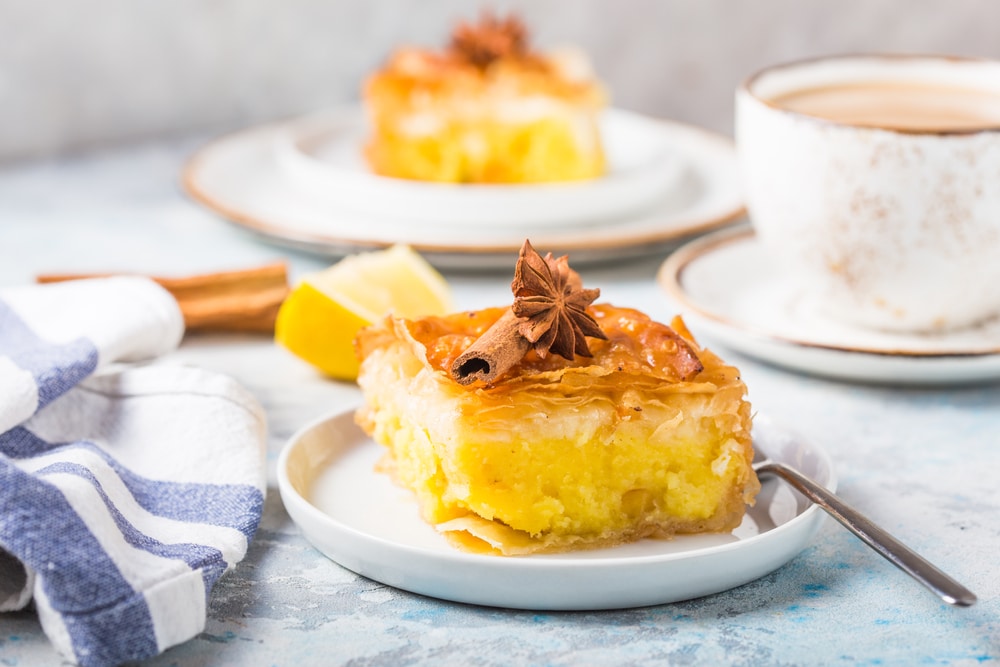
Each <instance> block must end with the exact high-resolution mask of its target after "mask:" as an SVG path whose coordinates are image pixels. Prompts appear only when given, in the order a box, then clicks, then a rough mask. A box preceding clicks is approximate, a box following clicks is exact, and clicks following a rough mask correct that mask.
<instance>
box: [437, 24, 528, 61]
mask: <svg viewBox="0 0 1000 667" xmlns="http://www.w3.org/2000/svg"><path fill="white" fill-rule="evenodd" d="M449 48H450V50H451V52H452V53H453V54H455V55H456V56H458V57H459V58H460V59H462V60H465V61H466V62H468V63H470V64H472V65H474V66H476V67H479V68H481V69H485V68H486V67H488V66H489V65H490V63H492V62H493V61H494V60H499V59H500V58H503V57H504V56H512V55H524V54H525V53H527V51H528V29H527V28H526V27H525V25H524V23H522V22H521V20H520V19H518V18H517V17H516V16H508V17H507V18H505V19H501V18H497V17H496V16H495V15H493V14H492V13H484V14H483V16H482V18H481V19H480V21H479V23H478V24H471V25H470V24H468V23H464V22H463V23H460V24H458V26H457V27H456V28H455V31H454V32H453V33H452V37H451V44H450V45H449Z"/></svg>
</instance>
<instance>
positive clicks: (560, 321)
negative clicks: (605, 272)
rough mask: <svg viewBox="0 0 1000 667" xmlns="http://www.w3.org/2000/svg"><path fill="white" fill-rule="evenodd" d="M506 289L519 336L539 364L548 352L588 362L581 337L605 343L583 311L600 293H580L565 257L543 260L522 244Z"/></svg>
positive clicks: (548, 256)
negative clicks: (509, 286)
mask: <svg viewBox="0 0 1000 667" xmlns="http://www.w3.org/2000/svg"><path fill="white" fill-rule="evenodd" d="M511 290H512V291H513V292H514V304H513V305H512V306H511V311H513V313H514V315H516V316H517V317H518V318H519V319H520V322H519V324H518V332H519V333H520V334H521V335H522V336H524V338H526V339H527V340H528V341H529V342H530V343H531V345H532V347H533V348H534V349H535V352H536V353H537V354H538V355H539V356H540V357H542V358H543V359H544V358H545V357H546V356H547V355H548V354H549V353H550V352H551V353H552V354H558V355H559V356H561V357H564V358H566V359H570V360H572V359H573V357H574V355H577V354H579V355H580V356H583V357H590V356H593V355H592V354H591V352H590V348H589V347H588V345H587V339H586V337H587V336H590V337H592V338H601V339H607V336H606V335H605V333H604V332H603V331H602V330H601V327H600V326H599V325H598V324H597V321H596V320H595V319H594V318H593V317H592V316H591V315H590V314H589V313H588V312H587V306H589V305H590V304H591V303H593V301H594V299H596V298H597V297H598V296H600V294H601V290H599V289H585V288H584V287H583V281H582V280H581V279H580V274H578V273H577V272H576V271H574V270H573V269H571V268H569V260H568V258H567V257H566V256H565V255H563V256H562V257H559V258H558V259H557V258H553V257H552V253H547V254H546V255H545V257H544V258H543V257H542V256H541V255H539V254H538V252H537V251H536V250H535V249H534V248H533V247H531V244H530V243H528V242H527V241H525V242H524V245H523V246H522V247H521V256H520V258H519V260H518V262H517V268H516V269H515V270H514V281H513V282H512V283H511Z"/></svg>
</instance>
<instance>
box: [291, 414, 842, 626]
mask: <svg viewBox="0 0 1000 667" xmlns="http://www.w3.org/2000/svg"><path fill="white" fill-rule="evenodd" d="M754 440H755V442H757V443H758V444H760V446H761V447H762V448H763V449H764V450H765V451H767V452H768V454H769V455H770V456H771V457H772V458H775V459H778V460H780V461H784V462H786V463H789V464H791V465H794V466H795V467H797V468H798V469H799V470H801V471H802V472H804V473H805V474H807V475H809V476H811V477H813V478H814V479H816V480H817V481H819V482H820V483H821V484H823V485H824V486H827V487H828V488H830V489H831V490H832V489H833V488H834V487H835V478H834V474H833V469H832V465H831V463H830V459H829V457H828V456H827V455H826V453H825V452H824V451H823V450H822V449H820V448H818V447H816V446H814V445H807V444H805V443H803V442H802V441H801V439H799V438H793V437H791V436H790V435H789V434H788V433H786V432H784V431H782V430H781V429H779V428H777V427H775V426H773V425H770V424H768V423H767V422H766V421H765V420H762V419H758V420H756V421H755V425H754ZM384 451H385V449H384V448H383V447H382V446H380V445H377V444H376V443H375V442H373V441H372V440H371V439H369V438H368V437H367V436H366V435H365V434H364V433H363V432H362V431H361V430H360V429H359V428H358V427H357V426H356V425H355V424H354V420H353V411H351V410H346V411H341V412H338V413H334V414H332V415H329V416H327V417H324V418H322V419H320V420H318V421H316V422H314V423H312V424H310V425H308V426H306V427H305V428H303V429H302V430H300V431H299V432H298V433H296V434H295V435H294V436H292V438H291V439H290V440H289V441H288V443H287V444H286V446H285V448H284V449H283V450H282V452H281V456H280V457H279V459H278V487H279V489H280V491H281V498H282V501H283V502H284V504H285V508H286V509H287V510H288V513H289V515H290V516H291V517H292V519H293V520H294V521H295V522H296V523H297V524H298V526H299V527H300V528H301V529H302V532H303V534H304V535H305V537H306V539H308V540H309V541H310V542H311V543H312V544H313V545H314V546H315V547H316V548H317V549H319V550H320V551H321V552H322V553H324V554H325V555H326V556H328V557H329V558H330V559H332V560H334V561H336V562H337V563H339V564H341V565H342V566H344V567H346V568H348V569H350V570H353V571H354V572H357V573H358V574H361V575H363V576H366V577H368V578H370V579H374V580H376V581H380V582H382V583H384V584H388V585H390V586H395V587H397V588H402V589H404V590H408V591H412V592H414V593H420V594H422V595H429V596H431V597H437V598H442V599H445V600H454V601H457V602H467V603H472V604H482V605H489V606H497V607H509V608H518V609H538V610H555V609H618V608H626V607H639V606H646V605H653V604H662V603H667V602H674V601H677V600H686V599H690V598H694V597H700V596H703V595H709V594H711V593H717V592H719V591H723V590H727V589H729V588H733V587H735V586H739V585H741V584H744V583H746V582H749V581H752V580H754V579H757V578H758V577H761V576H763V575H765V574H767V573H768V572H771V571H773V570H775V569H777V568H778V567H780V566H781V565H783V564H784V563H786V562H788V561H789V560H791V559H792V558H793V557H794V556H795V555H797V554H798V553H799V552H800V551H801V550H802V549H803V548H804V547H805V546H806V545H807V544H808V543H809V541H810V540H811V539H812V537H813V535H814V534H815V532H816V530H817V528H818V527H819V524H820V521H821V520H822V518H823V517H824V516H825V515H824V514H823V512H822V511H821V510H820V509H819V508H818V507H816V506H814V505H811V504H809V503H808V502H807V501H805V500H803V499H802V498H801V497H800V496H798V495H797V494H795V493H793V492H792V491H790V490H789V488H788V487H787V486H786V485H784V484H782V483H780V482H778V481H777V480H768V481H765V483H764V488H763V489H762V490H761V493H760V494H759V495H758V498H757V503H756V505H755V506H754V507H753V508H752V509H750V510H748V513H747V515H746V517H745V518H744V520H743V523H742V524H741V525H740V527H739V528H737V529H736V530H735V531H733V533H731V534H714V535H690V536H681V537H677V538H674V539H672V540H643V541H641V542H636V543H634V544H626V545H622V546H619V547H614V548H608V549H596V550H593V551H577V552H570V553H565V554H547V555H536V556H520V557H503V556H488V555H479V554H471V553H466V552H463V551H459V550H457V549H455V548H454V547H452V546H451V545H450V544H449V543H448V541H447V540H446V539H445V538H444V537H443V536H442V535H440V534H439V533H438V532H437V531H435V530H434V528H432V527H431V526H430V525H429V524H427V523H425V522H424V521H423V520H422V519H421V518H420V516H419V513H418V510H417V505H416V501H415V500H414V499H413V496H412V495H411V494H410V492H408V491H406V490H404V489H402V488H400V487H398V486H396V485H395V484H394V483H393V482H392V481H391V480H390V479H389V477H388V476H387V475H385V474H381V473H377V472H375V470H374V466H375V463H376V461H377V460H378V459H379V457H381V456H382V454H383V452H384Z"/></svg>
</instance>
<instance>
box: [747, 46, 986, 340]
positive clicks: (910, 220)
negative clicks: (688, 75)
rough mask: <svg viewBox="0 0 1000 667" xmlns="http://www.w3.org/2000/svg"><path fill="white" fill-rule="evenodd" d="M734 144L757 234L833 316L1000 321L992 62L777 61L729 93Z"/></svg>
mask: <svg viewBox="0 0 1000 667" xmlns="http://www.w3.org/2000/svg"><path fill="white" fill-rule="evenodd" d="M925 107H926V108H925ZM736 139H737V146H738V151H739V156H740V162H741V169H742V172H743V178H744V187H745V195H746V202H747V209H748V211H749V215H750V219H751V222H752V224H753V226H754V229H755V230H756V232H757V235H758V237H759V238H760V240H761V242H762V243H763V244H764V246H765V248H766V249H767V252H768V253H769V254H770V256H771V257H773V259H774V261H776V262H780V263H781V264H782V265H783V270H785V271H787V275H788V278H789V280H790V281H795V282H796V283H797V284H799V285H800V286H801V289H802V291H803V292H804V293H805V294H807V295H809V296H810V297H811V298H816V299H820V300H822V303H823V305H824V308H825V311H826V312H827V313H828V314H829V315H830V316H831V317H832V318H835V319H837V320H839V321H843V322H848V323H851V324H856V325H862V326H866V327H873V328H879V329H886V330H895V331H907V332H935V331H945V330H950V329H957V328H962V327H967V326H970V325H974V324H975V323H977V322H980V321H983V320H986V319H989V318H991V317H994V316H996V315H997V314H998V313H1000V62H994V61H987V60H974V59H962V58H952V57H944V56H890V55H870V56H869V55H862V56H839V57H830V58H821V59H816V60H809V61H802V62H797V63H791V64H786V65H780V66H777V67H772V68H769V69H766V70H764V71H762V72H760V73H758V74H755V75H754V76H751V77H750V78H749V79H747V80H746V81H745V82H744V83H743V84H742V86H741V87H740V88H739V90H738V91H737V99H736Z"/></svg>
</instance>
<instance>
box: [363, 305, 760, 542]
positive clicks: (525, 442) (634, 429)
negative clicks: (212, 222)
mask: <svg viewBox="0 0 1000 667" xmlns="http://www.w3.org/2000/svg"><path fill="white" fill-rule="evenodd" d="M590 312H591V313H592V314H593V315H594V317H595V319H596V320H597V322H598V323H599V324H600V326H601V328H602V329H603V330H604V332H605V333H606V334H607V335H608V340H606V341H602V340H596V339H591V340H590V341H589V343H590V349H591V351H592V352H593V354H594V356H593V358H589V359H588V358H586V357H577V358H576V359H575V360H573V361H567V360H565V359H563V358H561V357H556V356H554V355H549V356H548V357H547V358H546V359H544V360H543V359H540V358H538V356H536V355H535V353H534V352H529V353H528V355H527V356H526V357H525V359H524V360H523V361H522V362H521V363H520V364H519V365H517V366H515V367H514V368H513V369H512V370H511V371H510V372H509V373H508V374H507V375H506V376H504V377H502V378H500V379H498V380H497V381H496V382H494V384H493V385H491V386H475V385H473V386H461V385H459V384H458V383H457V382H455V381H454V380H452V379H451V377H450V376H449V375H448V369H449V367H450V365H451V363H452V361H453V360H454V359H455V358H456V357H457V356H458V355H459V354H461V352H462V351H464V350H465V349H467V348H468V347H469V345H471V343H472V342H473V341H475V340H476V338H477V337H478V336H479V335H480V334H482V332H483V331H485V330H486V329H487V328H488V327H489V326H490V325H491V324H492V323H493V322H494V321H495V320H496V319H498V318H499V317H500V315H501V314H502V313H503V309H499V308H497V309H489V310H484V311H479V312H475V313H459V314H455V315H451V316H448V317H446V318H426V319H422V320H418V321H406V320H400V319H392V318H388V319H386V320H385V321H383V322H381V323H380V324H378V325H376V326H374V327H372V328H370V329H368V330H367V331H365V332H363V333H362V335H361V336H360V337H359V339H358V351H359V355H360V357H361V358H362V363H361V374H360V376H359V378H358V382H359V384H360V385H361V388H362V391H363V393H364V397H365V405H364V407H362V408H361V409H360V410H359V412H358V422H359V423H360V424H361V425H362V426H363V428H365V430H366V431H367V432H368V433H370V434H371V435H372V436H373V437H374V439H375V440H376V441H377V442H380V443H382V444H383V445H386V447H387V448H388V455H387V457H386V458H385V460H384V468H385V470H386V471H387V472H390V473H391V474H392V475H393V476H394V477H395V479H396V480H397V481H398V482H399V483H400V484H402V485H403V486H406V487H407V488H409V489H411V490H413V492H414V493H415V494H416V497H417V500H418V501H419V503H420V507H421V510H422V514H423V516H424V518H425V519H426V520H427V521H428V522H430V523H431V524H433V525H435V526H436V527H437V529H438V530H440V531H442V532H443V533H445V534H447V535H448V536H449V537H450V538H452V540H453V541H454V542H456V543H457V544H458V545H459V546H462V547H464V548H467V549H470V550H478V551H492V552H497V553H502V554H525V553H532V552H539V551H560V550H568V549H578V548H589V547H595V546H605V545H610V544H617V543H622V542H627V541H632V540H637V539H640V538H643V537H670V536H673V535H677V534H684V533H698V532H710V531H728V530H732V529H733V528H735V527H736V526H738V525H739V523H740V521H741V520H742V517H743V514H744V511H745V508H746V505H747V504H748V503H752V502H753V499H754V496H755V494H756V493H757V490H758V489H759V484H758V482H757V478H756V476H755V475H754V473H753V471H752V469H751V467H750V464H751V460H752V457H753V454H752V447H751V440H750V405H749V403H747V402H746V400H745V399H744V395H745V393H746V387H745V385H744V384H743V382H742V381H741V380H740V377H739V372H738V371H737V370H736V369H735V368H733V367H732V366H727V365H726V364H725V363H723V362H722V361H721V360H720V359H719V358H718V357H717V356H715V355H714V354H712V353H711V352H710V351H708V350H703V349H700V348H698V347H697V346H695V345H694V344H693V341H690V342H691V344H692V347H694V349H695V350H696V351H697V354H698V357H699V358H700V360H701V362H702V364H703V365H704V369H703V370H702V371H701V372H700V373H698V374H697V375H696V376H695V377H694V378H693V379H691V380H689V381H682V380H679V379H678V378H677V373H676V371H674V368H673V365H672V364H671V359H672V357H673V355H675V353H676V346H677V345H678V343H677V341H676V334H675V333H674V332H673V331H672V330H671V329H670V328H668V327H666V326H665V325H662V324H658V323H655V322H653V321H651V320H650V319H649V318H648V317H646V316H645V315H643V314H642V313H640V312H638V311H635V310H630V309H622V308H616V307H613V306H608V305H597V306H592V307H591V309H590ZM675 326H676V328H677V329H678V330H679V331H680V332H681V333H682V334H685V335H686V336H688V337H689V336H690V334H687V332H686V330H684V329H683V325H682V323H680V322H679V321H677V322H675Z"/></svg>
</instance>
